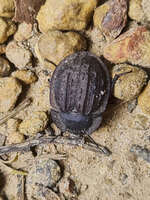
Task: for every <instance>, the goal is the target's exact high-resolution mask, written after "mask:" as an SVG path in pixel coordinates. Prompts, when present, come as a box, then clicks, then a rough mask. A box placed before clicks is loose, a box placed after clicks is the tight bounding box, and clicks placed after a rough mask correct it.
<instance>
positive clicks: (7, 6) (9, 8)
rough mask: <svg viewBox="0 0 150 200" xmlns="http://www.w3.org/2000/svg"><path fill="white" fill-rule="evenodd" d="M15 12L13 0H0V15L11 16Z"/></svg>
mask: <svg viewBox="0 0 150 200" xmlns="http://www.w3.org/2000/svg"><path fill="white" fill-rule="evenodd" d="M14 13H15V5H14V0H0V17H8V18H11V17H13V16H14Z"/></svg>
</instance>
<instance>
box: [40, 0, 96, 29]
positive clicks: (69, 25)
mask: <svg viewBox="0 0 150 200" xmlns="http://www.w3.org/2000/svg"><path fill="white" fill-rule="evenodd" d="M96 4H97V0H94V1H91V0H64V1H55V0H46V2H45V4H44V5H43V6H42V7H41V9H40V11H39V13H38V15H37V20H38V23H39V28H40V30H41V32H47V31H48V30H49V29H51V30H83V29H85V28H86V26H87V24H88V23H89V21H90V19H91V17H92V12H93V11H94V8H95V7H96Z"/></svg>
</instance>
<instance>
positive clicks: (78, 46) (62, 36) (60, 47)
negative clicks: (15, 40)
mask: <svg viewBox="0 0 150 200" xmlns="http://www.w3.org/2000/svg"><path fill="white" fill-rule="evenodd" d="M86 48H87V43H86V40H85V39H84V38H83V37H82V36H81V35H80V34H78V33H75V32H67V33H63V32H61V31H48V32H47V33H46V34H42V35H41V36H40V38H39V40H38V42H37V44H36V46H35V52H36V55H37V57H38V58H39V60H40V62H41V63H42V64H43V67H44V68H48V69H51V70H52V71H53V70H54V69H55V65H53V64H51V63H48V62H46V61H45V59H47V60H49V61H52V62H53V63H55V64H56V65H58V64H59V62H60V61H61V60H63V59H64V58H65V57H66V56H68V55H69V54H72V53H74V52H76V51H80V50H85V49H86Z"/></svg>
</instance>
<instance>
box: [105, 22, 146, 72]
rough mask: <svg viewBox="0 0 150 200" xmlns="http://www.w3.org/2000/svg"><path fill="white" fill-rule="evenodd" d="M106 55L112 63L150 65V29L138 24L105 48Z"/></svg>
mask: <svg viewBox="0 0 150 200" xmlns="http://www.w3.org/2000/svg"><path fill="white" fill-rule="evenodd" d="M103 55H104V57H105V58H106V59H107V60H109V61H110V62H112V63H123V62H129V63H131V64H133V65H140V66H143V67H147V68H149V67H150V31H149V30H148V29H147V28H146V27H144V26H138V27H135V28H132V29H130V30H129V31H127V32H125V33H124V34H122V35H121V36H119V37H118V38H117V39H115V40H113V42H111V43H110V44H108V45H107V46H106V47H105V48H104V52H103Z"/></svg>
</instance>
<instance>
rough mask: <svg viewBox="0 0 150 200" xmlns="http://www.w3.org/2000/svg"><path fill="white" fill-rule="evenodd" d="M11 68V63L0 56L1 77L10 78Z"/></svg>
mask: <svg viewBox="0 0 150 200" xmlns="http://www.w3.org/2000/svg"><path fill="white" fill-rule="evenodd" d="M10 71H11V67H10V65H9V62H8V61H7V60H6V59H5V58H3V57H1V56H0V77H3V76H8V75H9V74H10Z"/></svg>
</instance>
